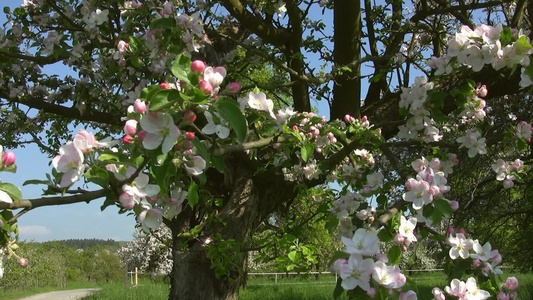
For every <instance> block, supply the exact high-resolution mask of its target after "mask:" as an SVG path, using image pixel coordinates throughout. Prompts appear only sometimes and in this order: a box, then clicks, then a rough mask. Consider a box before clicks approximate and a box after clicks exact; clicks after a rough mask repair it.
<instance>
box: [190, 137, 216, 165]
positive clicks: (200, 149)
mask: <svg viewBox="0 0 533 300" xmlns="http://www.w3.org/2000/svg"><path fill="white" fill-rule="evenodd" d="M192 143H193V145H194V147H195V148H196V153H198V154H200V156H201V157H203V158H204V159H205V161H210V160H211V155H210V154H209V150H208V149H207V146H206V145H205V144H204V143H202V141H200V140H199V139H194V140H192Z"/></svg>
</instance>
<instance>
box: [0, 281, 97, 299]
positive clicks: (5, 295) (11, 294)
mask: <svg viewBox="0 0 533 300" xmlns="http://www.w3.org/2000/svg"><path fill="white" fill-rule="evenodd" d="M100 286H101V285H99V284H97V283H88V282H69V283H68V284H67V287H66V288H64V289H58V288H57V287H50V286H46V287H38V288H37V287H36V288H30V289H26V290H22V291H21V290H13V291H3V290H0V299H2V300H17V299H20V298H24V297H28V296H32V295H36V294H41V293H47V292H54V291H57V290H75V289H83V288H95V287H100Z"/></svg>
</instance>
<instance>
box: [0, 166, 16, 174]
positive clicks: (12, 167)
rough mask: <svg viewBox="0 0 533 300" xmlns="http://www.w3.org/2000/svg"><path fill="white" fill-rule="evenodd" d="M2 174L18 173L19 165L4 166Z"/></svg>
mask: <svg viewBox="0 0 533 300" xmlns="http://www.w3.org/2000/svg"><path fill="white" fill-rule="evenodd" d="M2 172H10V173H17V165H15V164H12V165H10V166H7V167H5V166H4V167H3V168H2Z"/></svg>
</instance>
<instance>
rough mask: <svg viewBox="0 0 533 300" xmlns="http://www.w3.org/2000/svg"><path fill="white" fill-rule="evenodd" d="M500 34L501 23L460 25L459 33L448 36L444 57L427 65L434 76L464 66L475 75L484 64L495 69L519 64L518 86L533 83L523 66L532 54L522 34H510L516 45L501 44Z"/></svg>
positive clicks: (518, 32) (526, 39)
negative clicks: (471, 26) (474, 26)
mask: <svg viewBox="0 0 533 300" xmlns="http://www.w3.org/2000/svg"><path fill="white" fill-rule="evenodd" d="M503 31H504V29H503V26H502V25H501V24H498V25H496V26H489V25H480V26H477V27H476V28H475V29H471V28H470V27H468V26H462V27H461V31H460V32H457V33H456V34H455V36H451V37H449V39H448V49H447V52H446V54H445V55H444V56H441V57H432V58H431V59H430V60H429V62H428V64H429V65H430V66H431V67H432V68H434V69H435V70H436V71H435V74H436V75H441V74H450V73H451V72H452V70H453V69H454V68H455V66H456V65H466V66H468V67H470V68H472V70H473V71H474V72H479V71H481V69H483V67H484V66H485V65H491V66H492V68H493V69H494V70H500V69H503V68H513V67H514V66H515V65H521V66H522V67H523V68H522V76H521V81H520V86H521V87H527V86H529V85H531V84H532V82H531V78H530V77H529V75H527V74H526V73H524V72H525V67H527V66H529V63H530V60H529V55H530V54H532V53H533V47H532V46H531V45H530V43H529V38H528V37H527V35H526V34H525V33H524V32H522V31H517V32H515V33H514V34H513V37H514V39H515V42H512V43H509V44H507V45H505V44H502V41H501V34H502V32H503ZM509 34H511V32H509Z"/></svg>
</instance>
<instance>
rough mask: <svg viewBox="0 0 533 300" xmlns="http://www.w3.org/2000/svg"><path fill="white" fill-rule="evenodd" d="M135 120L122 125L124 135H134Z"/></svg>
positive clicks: (135, 131)
mask: <svg viewBox="0 0 533 300" xmlns="http://www.w3.org/2000/svg"><path fill="white" fill-rule="evenodd" d="M137 123H138V122H137V120H128V121H126V124H125V125H124V133H125V134H127V135H135V133H137Z"/></svg>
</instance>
